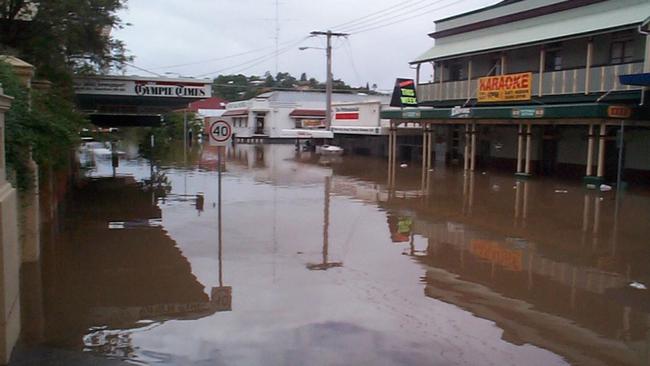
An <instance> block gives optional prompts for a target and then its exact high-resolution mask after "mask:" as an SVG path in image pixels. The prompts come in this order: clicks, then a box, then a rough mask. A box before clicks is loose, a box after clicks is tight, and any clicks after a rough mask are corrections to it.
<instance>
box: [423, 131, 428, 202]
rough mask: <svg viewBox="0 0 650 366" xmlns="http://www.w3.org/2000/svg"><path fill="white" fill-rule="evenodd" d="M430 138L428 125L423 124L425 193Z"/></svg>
mask: <svg viewBox="0 0 650 366" xmlns="http://www.w3.org/2000/svg"><path fill="white" fill-rule="evenodd" d="M428 140H429V133H428V132H427V127H426V126H425V125H424V124H422V192H423V193H424V187H425V182H426V177H427V157H428V154H429V152H428V148H427V147H428V145H429V144H428Z"/></svg>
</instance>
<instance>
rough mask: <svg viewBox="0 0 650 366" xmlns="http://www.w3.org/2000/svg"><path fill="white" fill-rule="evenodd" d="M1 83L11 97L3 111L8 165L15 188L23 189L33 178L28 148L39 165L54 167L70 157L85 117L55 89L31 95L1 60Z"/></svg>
mask: <svg viewBox="0 0 650 366" xmlns="http://www.w3.org/2000/svg"><path fill="white" fill-rule="evenodd" d="M0 83H1V84H2V87H3V89H4V93H5V94H6V95H9V96H11V97H13V98H14V100H13V102H12V105H11V108H10V109H9V111H8V112H7V114H6V115H5V151H6V159H7V166H8V167H9V168H10V169H12V170H13V171H15V172H16V183H17V185H18V188H19V189H22V190H24V189H28V188H30V182H32V179H31V178H32V177H31V175H30V174H31V173H30V169H29V166H28V163H29V152H30V148H31V150H32V153H33V159H34V161H35V162H36V163H37V164H38V165H39V166H40V167H42V168H46V167H50V166H52V167H57V166H58V165H59V164H61V163H63V162H64V161H65V159H67V158H68V157H69V152H70V151H71V149H72V148H73V146H74V145H75V144H76V143H77V142H78V134H77V132H78V131H79V129H80V128H81V126H82V125H83V124H84V123H85V121H84V119H83V117H82V116H81V115H80V114H78V113H77V112H76V111H75V110H74V108H73V105H72V104H71V103H70V102H69V101H68V100H67V99H66V98H64V97H63V96H61V95H59V94H57V93H56V92H54V91H53V92H47V93H43V92H36V91H34V92H33V93H32V94H31V96H30V94H29V93H28V91H27V89H26V88H25V87H24V86H22V85H21V83H20V81H19V79H18V78H17V77H16V75H15V74H14V73H13V70H12V68H11V66H9V65H8V64H6V63H4V62H0ZM30 98H31V108H30Z"/></svg>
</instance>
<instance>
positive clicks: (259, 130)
mask: <svg viewBox="0 0 650 366" xmlns="http://www.w3.org/2000/svg"><path fill="white" fill-rule="evenodd" d="M265 117H266V116H265V115H263V114H262V115H259V114H258V115H257V116H256V117H255V134H256V135H263V134H264V119H265Z"/></svg>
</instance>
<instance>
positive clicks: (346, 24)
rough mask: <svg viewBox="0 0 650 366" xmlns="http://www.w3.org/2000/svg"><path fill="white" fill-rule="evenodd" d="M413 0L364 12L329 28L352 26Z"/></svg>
mask: <svg viewBox="0 0 650 366" xmlns="http://www.w3.org/2000/svg"><path fill="white" fill-rule="evenodd" d="M413 1H414V0H406V1H402V2H401V3H398V4H396V5H393V6H389V7H387V8H384V9H380V10H377V11H375V12H373V13H370V14H366V15H364V16H361V17H358V18H355V19H352V20H350V21H347V22H345V23H341V24H337V25H335V26H333V27H331V28H332V29H344V28H345V27H350V26H354V25H357V24H359V23H363V22H365V21H367V20H368V19H372V18H376V17H377V16H383V14H384V13H387V12H391V11H392V10H393V9H396V8H400V9H404V8H406V7H409V6H412V5H413V4H410V5H409V4H408V3H412V2H413ZM424 1H427V0H420V1H417V2H416V3H422V2H424Z"/></svg>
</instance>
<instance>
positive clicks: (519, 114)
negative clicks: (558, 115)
mask: <svg viewBox="0 0 650 366" xmlns="http://www.w3.org/2000/svg"><path fill="white" fill-rule="evenodd" d="M542 117H544V108H513V109H512V118H542Z"/></svg>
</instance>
